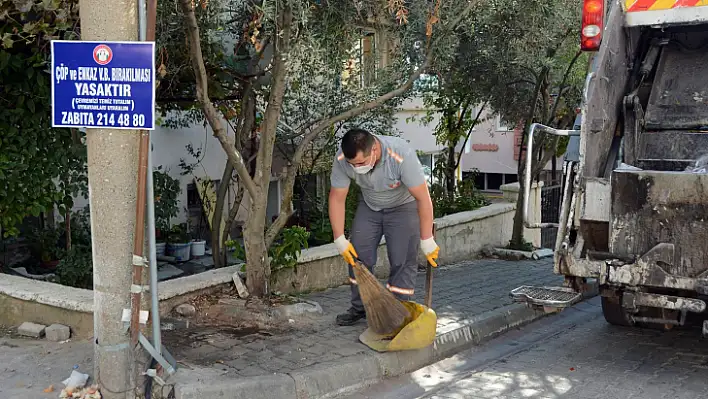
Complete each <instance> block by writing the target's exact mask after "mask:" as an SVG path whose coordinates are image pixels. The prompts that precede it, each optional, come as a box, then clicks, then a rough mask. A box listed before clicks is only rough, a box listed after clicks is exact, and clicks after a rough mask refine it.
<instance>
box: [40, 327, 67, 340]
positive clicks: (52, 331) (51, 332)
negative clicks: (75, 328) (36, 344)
mask: <svg viewBox="0 0 708 399" xmlns="http://www.w3.org/2000/svg"><path fill="white" fill-rule="evenodd" d="M44 333H45V335H46V336H47V340H49V341H53V342H61V341H66V340H67V339H69V338H71V329H70V328H69V327H67V326H65V325H62V324H52V325H51V326H49V327H47V328H46V330H44Z"/></svg>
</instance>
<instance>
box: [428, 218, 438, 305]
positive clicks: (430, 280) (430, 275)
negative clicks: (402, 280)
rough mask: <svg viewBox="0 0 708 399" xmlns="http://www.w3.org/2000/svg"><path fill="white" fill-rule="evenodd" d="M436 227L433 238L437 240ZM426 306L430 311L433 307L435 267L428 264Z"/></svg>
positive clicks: (434, 227)
mask: <svg viewBox="0 0 708 399" xmlns="http://www.w3.org/2000/svg"><path fill="white" fill-rule="evenodd" d="M436 230H437V228H436V226H435V223H433V238H435V233H436ZM425 306H427V307H428V308H429V309H430V308H432V307H433V266H432V265H431V264H430V262H427V267H426V268H425Z"/></svg>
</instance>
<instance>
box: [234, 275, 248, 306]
mask: <svg viewBox="0 0 708 399" xmlns="http://www.w3.org/2000/svg"><path fill="white" fill-rule="evenodd" d="M233 280H234V285H235V286H236V291H238V296H239V298H243V299H246V298H248V296H249V293H248V288H246V285H245V284H244V283H243V280H241V276H240V275H239V274H238V272H236V273H234V275H233Z"/></svg>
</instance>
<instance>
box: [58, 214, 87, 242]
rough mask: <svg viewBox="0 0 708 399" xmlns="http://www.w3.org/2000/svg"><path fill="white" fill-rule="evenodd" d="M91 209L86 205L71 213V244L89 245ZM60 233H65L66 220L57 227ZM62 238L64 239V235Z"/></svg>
mask: <svg viewBox="0 0 708 399" xmlns="http://www.w3.org/2000/svg"><path fill="white" fill-rule="evenodd" d="M90 215H91V211H90V208H89V206H88V205H86V207H84V208H83V209H81V210H79V211H74V212H72V213H71V226H70V227H71V245H72V247H73V246H84V247H88V248H90V247H91V219H90V217H91V216H90ZM58 229H59V231H61V232H62V234H64V235H65V234H66V220H64V221H62V222H61V223H60V224H59V227H58ZM64 239H66V238H65V237H64Z"/></svg>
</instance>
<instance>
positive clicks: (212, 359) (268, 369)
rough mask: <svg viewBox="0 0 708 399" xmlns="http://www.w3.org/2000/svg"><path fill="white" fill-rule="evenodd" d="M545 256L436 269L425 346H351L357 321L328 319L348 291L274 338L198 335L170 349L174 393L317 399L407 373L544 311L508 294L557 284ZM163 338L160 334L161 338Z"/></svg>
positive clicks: (334, 293)
mask: <svg viewBox="0 0 708 399" xmlns="http://www.w3.org/2000/svg"><path fill="white" fill-rule="evenodd" d="M561 282H562V279H561V278H560V277H559V276H556V275H554V274H553V265H552V259H550V258H547V259H542V260H538V261H533V260H527V261H518V262H511V261H503V260H494V259H485V260H478V261H469V262H462V263H459V264H456V265H452V266H447V267H441V268H439V269H437V270H436V271H435V277H434V280H433V292H434V293H433V308H434V309H435V311H436V312H437V315H438V331H437V335H438V336H437V339H436V342H435V344H434V345H433V346H431V347H428V348H425V349H422V350H417V351H405V352H395V353H377V352H374V351H372V350H370V349H369V348H367V347H366V346H364V345H363V344H361V343H359V341H358V336H359V334H360V333H361V332H363V331H364V330H365V328H366V324H365V322H362V323H360V324H357V325H355V326H351V327H339V326H336V325H335V324H334V317H335V315H336V314H338V313H340V312H343V311H345V310H346V309H347V308H348V306H349V292H350V291H349V287H339V288H335V289H330V290H327V291H325V292H322V293H316V294H312V295H309V296H308V297H307V299H309V300H314V301H317V302H318V303H319V304H320V305H321V306H322V308H323V310H324V315H323V317H321V318H320V320H319V321H318V322H317V323H315V324H314V325H313V326H312V327H311V328H308V329H305V330H302V329H300V330H297V331H295V332H290V333H286V334H282V335H277V334H276V335H273V336H268V335H260V334H252V335H248V336H242V337H238V336H233V335H229V334H224V333H215V332H214V331H210V332H206V333H205V335H208V336H195V335H193V336H191V337H189V338H188V340H189V341H190V342H191V345H189V346H186V347H185V346H184V345H180V346H178V347H172V348H170V349H171V350H172V352H173V355H174V356H175V357H176V358H177V359H178V360H180V359H181V360H182V361H183V362H184V363H186V365H187V366H188V367H183V368H182V369H180V371H179V372H178V375H176V378H174V379H173V380H174V381H175V383H176V385H175V394H176V398H177V399H191V398H206V397H226V398H244V399H245V398H248V399H259V398H264V399H265V398H282V399H286V398H292V399H303V398H321V397H331V396H332V395H336V394H341V393H343V392H347V391H350V390H354V389H357V388H360V387H362V386H364V385H369V384H373V383H375V382H377V381H380V380H381V379H384V378H387V377H391V376H396V375H401V374H404V373H407V372H410V371H413V370H416V369H418V368H420V367H423V366H425V365H428V364H431V363H433V362H435V361H438V360H440V359H443V358H445V357H448V356H451V355H453V354H455V353H457V352H459V351H461V350H464V349H466V348H468V347H469V346H471V345H474V344H476V343H479V342H480V341H481V340H484V339H487V338H490V337H492V336H494V335H496V334H499V333H502V332H504V331H507V330H508V329H510V328H514V327H517V326H520V325H522V324H524V323H526V322H529V321H533V320H535V319H538V318H540V317H543V316H544V314H543V313H542V312H539V311H534V310H532V309H530V308H527V307H525V306H522V305H518V304H513V303H512V301H511V299H510V298H509V291H510V290H512V289H513V288H516V287H518V286H520V285H524V284H529V285H559V284H561ZM423 285H424V274H419V275H418V287H417V288H416V298H415V300H416V301H417V302H419V303H422V302H423V296H424V290H423ZM166 341H168V340H166ZM165 345H168V347H169V342H165Z"/></svg>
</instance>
